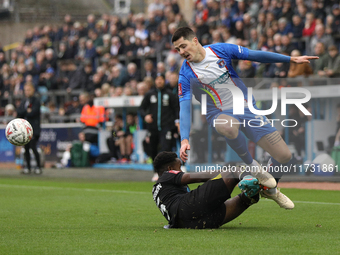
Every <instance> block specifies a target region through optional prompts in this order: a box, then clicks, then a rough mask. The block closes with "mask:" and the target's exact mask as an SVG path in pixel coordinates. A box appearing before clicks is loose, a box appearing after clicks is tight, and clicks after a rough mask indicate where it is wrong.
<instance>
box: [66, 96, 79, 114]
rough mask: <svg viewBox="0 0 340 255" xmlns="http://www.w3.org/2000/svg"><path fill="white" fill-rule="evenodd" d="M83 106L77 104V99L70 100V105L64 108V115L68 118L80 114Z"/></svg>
mask: <svg viewBox="0 0 340 255" xmlns="http://www.w3.org/2000/svg"><path fill="white" fill-rule="evenodd" d="M82 108H83V106H82V105H81V104H80V103H79V99H78V98H77V97H73V98H72V102H71V104H69V106H68V107H67V108H66V111H65V115H67V116H69V115H71V114H80V113H81V110H82Z"/></svg>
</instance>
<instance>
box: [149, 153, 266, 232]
mask: <svg viewBox="0 0 340 255" xmlns="http://www.w3.org/2000/svg"><path fill="white" fill-rule="evenodd" d="M153 164H154V169H155V170H156V172H157V173H158V174H159V179H158V181H157V182H156V184H155V185H154V186H153V189H152V194H153V199H154V201H155V202H156V205H157V206H158V208H159V210H160V211H161V213H162V214H163V216H164V217H165V218H166V219H167V220H168V222H169V225H168V226H165V228H168V227H169V228H191V229H203V228H218V227H220V226H222V225H223V224H225V223H227V222H229V221H231V220H233V219H235V218H236V217H237V216H239V215H240V214H241V213H243V212H244V211H245V210H246V209H247V208H248V207H249V206H250V205H252V204H254V203H257V202H258V200H259V195H258V192H259V191H260V185H259V182H258V180H257V179H256V178H254V177H252V176H250V175H246V176H244V175H245V172H243V171H241V170H240V169H239V168H234V169H233V171H229V172H228V171H225V172H221V173H215V174H213V173H210V172H195V173H184V172H182V171H181V170H180V167H181V161H180V160H179V158H178V157H177V154H176V153H174V152H166V151H165V152H161V153H159V154H158V155H157V157H156V158H155V160H154V163H153ZM242 177H244V178H243V179H242ZM240 179H242V181H241V182H240ZM198 182H205V183H204V184H203V185H201V186H198V188H197V189H194V190H192V191H189V188H188V186H187V184H190V183H198ZM239 182H240V183H239ZM238 183H239V187H240V188H241V190H242V191H243V192H242V193H241V194H239V195H237V196H236V197H233V198H232V199H230V197H231V193H232V192H233V190H234V187H235V186H236V185H237V184H238Z"/></svg>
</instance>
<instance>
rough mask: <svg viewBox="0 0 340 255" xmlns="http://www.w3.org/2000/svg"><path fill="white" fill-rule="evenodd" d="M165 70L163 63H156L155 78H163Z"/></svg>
mask: <svg viewBox="0 0 340 255" xmlns="http://www.w3.org/2000/svg"><path fill="white" fill-rule="evenodd" d="M165 72H166V68H165V64H164V62H158V63H157V70H156V76H159V75H163V76H165Z"/></svg>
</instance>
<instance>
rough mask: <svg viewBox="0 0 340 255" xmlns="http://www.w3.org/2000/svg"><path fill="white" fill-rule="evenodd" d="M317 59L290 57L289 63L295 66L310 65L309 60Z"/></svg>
mask: <svg viewBox="0 0 340 255" xmlns="http://www.w3.org/2000/svg"><path fill="white" fill-rule="evenodd" d="M318 58H319V57H317V56H300V57H291V58H290V62H294V63H297V64H302V63H310V61H309V60H310V59H318Z"/></svg>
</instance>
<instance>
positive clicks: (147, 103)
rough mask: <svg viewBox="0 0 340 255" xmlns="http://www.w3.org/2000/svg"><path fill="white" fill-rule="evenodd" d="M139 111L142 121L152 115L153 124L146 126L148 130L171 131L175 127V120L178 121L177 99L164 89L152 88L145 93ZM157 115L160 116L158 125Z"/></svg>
mask: <svg viewBox="0 0 340 255" xmlns="http://www.w3.org/2000/svg"><path fill="white" fill-rule="evenodd" d="M159 100H160V103H159ZM139 110H140V114H141V115H142V117H143V119H144V117H145V116H146V115H148V114H151V115H152V119H153V122H152V123H150V124H148V123H147V124H146V128H147V129H148V130H159V131H160V129H163V128H170V129H171V128H173V127H174V126H175V120H178V119H179V103H178V99H177V98H176V96H175V95H174V94H173V93H172V91H171V90H169V89H167V88H166V87H165V88H163V89H161V90H159V89H156V88H153V89H151V90H150V91H149V92H148V93H146V94H145V96H144V98H143V101H142V103H141V105H140V107H139ZM159 111H160V113H159ZM158 113H159V114H160V120H161V121H160V123H158V115H159V114H158Z"/></svg>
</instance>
